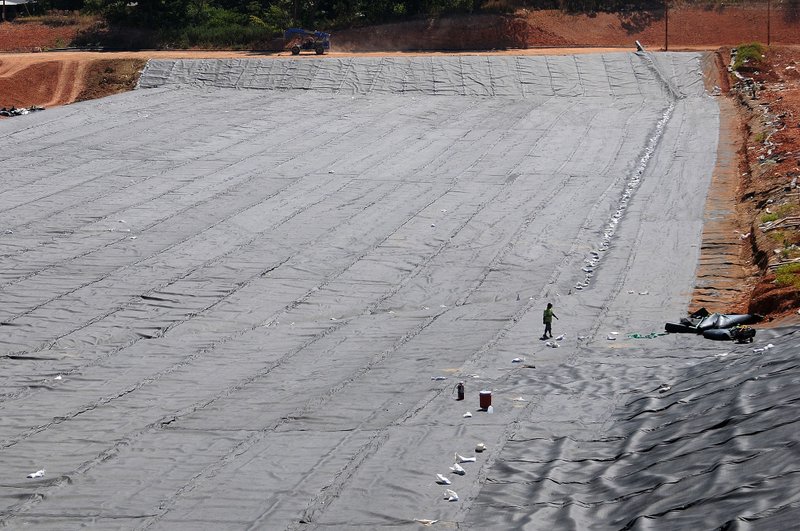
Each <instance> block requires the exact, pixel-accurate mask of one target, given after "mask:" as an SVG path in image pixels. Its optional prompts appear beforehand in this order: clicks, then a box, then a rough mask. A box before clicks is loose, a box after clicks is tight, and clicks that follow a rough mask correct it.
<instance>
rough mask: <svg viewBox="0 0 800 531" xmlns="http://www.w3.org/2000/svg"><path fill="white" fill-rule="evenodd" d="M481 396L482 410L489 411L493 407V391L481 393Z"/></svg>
mask: <svg viewBox="0 0 800 531" xmlns="http://www.w3.org/2000/svg"><path fill="white" fill-rule="evenodd" d="M479 396H480V401H481V402H480V404H481V409H489V406H491V405H492V392H491V391H481V392H480V393H479Z"/></svg>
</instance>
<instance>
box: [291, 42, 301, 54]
mask: <svg viewBox="0 0 800 531" xmlns="http://www.w3.org/2000/svg"><path fill="white" fill-rule="evenodd" d="M292 55H300V47H299V46H297V45H296V44H295V45H294V46H292Z"/></svg>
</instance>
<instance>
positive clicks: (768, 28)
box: [767, 0, 771, 46]
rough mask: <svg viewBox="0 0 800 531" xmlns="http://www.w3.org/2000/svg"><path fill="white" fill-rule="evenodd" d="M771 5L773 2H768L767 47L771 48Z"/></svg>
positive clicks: (768, 0)
mask: <svg viewBox="0 0 800 531" xmlns="http://www.w3.org/2000/svg"><path fill="white" fill-rule="evenodd" d="M770 3H771V1H770V0H767V46H769V33H770V31H769V30H770V27H769V25H770V19H771V17H770V14H771V13H770V11H771V10H770Z"/></svg>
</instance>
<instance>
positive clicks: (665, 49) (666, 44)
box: [664, 0, 669, 52]
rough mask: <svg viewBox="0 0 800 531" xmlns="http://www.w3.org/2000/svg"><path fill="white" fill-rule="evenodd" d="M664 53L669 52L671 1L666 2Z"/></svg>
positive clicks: (665, 0)
mask: <svg viewBox="0 0 800 531" xmlns="http://www.w3.org/2000/svg"><path fill="white" fill-rule="evenodd" d="M664 51H665V52H667V51H669V0H664Z"/></svg>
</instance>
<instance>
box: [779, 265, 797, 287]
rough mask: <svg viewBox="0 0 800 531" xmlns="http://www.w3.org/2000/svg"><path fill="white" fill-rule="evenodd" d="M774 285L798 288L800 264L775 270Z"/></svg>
mask: <svg viewBox="0 0 800 531" xmlns="http://www.w3.org/2000/svg"><path fill="white" fill-rule="evenodd" d="M775 284H777V285H778V286H782V287H785V286H794V287H795V288H800V263H794V264H785V265H782V266H779V267H778V268H777V269H776V270H775Z"/></svg>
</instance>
